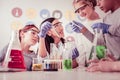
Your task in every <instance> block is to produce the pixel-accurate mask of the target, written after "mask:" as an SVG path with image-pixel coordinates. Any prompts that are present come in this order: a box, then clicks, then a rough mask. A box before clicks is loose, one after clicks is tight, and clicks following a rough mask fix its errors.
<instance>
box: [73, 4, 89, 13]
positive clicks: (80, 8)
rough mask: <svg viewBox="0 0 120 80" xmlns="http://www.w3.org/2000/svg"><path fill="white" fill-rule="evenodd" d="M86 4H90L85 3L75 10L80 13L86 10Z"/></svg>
mask: <svg viewBox="0 0 120 80" xmlns="http://www.w3.org/2000/svg"><path fill="white" fill-rule="evenodd" d="M86 6H88V4H85V5H83V6H82V7H79V8H78V9H76V10H75V13H80V11H82V10H84V9H85V8H86Z"/></svg>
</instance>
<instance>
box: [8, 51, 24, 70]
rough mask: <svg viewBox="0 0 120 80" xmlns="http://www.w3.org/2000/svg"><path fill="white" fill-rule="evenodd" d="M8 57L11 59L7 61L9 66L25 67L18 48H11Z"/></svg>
mask: <svg viewBox="0 0 120 80" xmlns="http://www.w3.org/2000/svg"><path fill="white" fill-rule="evenodd" d="M10 58H11V61H9V62H8V67H9V68H19V69H26V67H25V64H24V58H23V55H22V52H21V51H20V50H11V53H10Z"/></svg>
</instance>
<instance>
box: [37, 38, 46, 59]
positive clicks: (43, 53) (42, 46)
mask: <svg viewBox="0 0 120 80" xmlns="http://www.w3.org/2000/svg"><path fill="white" fill-rule="evenodd" d="M38 54H39V55H40V56H41V57H42V58H44V57H46V56H47V50H46V46H45V39H44V38H40V39H39V48H38Z"/></svg>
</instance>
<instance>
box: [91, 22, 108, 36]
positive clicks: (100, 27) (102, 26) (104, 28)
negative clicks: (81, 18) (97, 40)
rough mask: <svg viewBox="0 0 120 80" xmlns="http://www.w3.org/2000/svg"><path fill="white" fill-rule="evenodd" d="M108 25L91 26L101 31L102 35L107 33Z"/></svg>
mask: <svg viewBox="0 0 120 80" xmlns="http://www.w3.org/2000/svg"><path fill="white" fill-rule="evenodd" d="M109 27H110V25H108V24H105V23H95V24H93V25H92V28H93V29H96V28H97V29H102V32H103V34H105V33H108V29H109Z"/></svg>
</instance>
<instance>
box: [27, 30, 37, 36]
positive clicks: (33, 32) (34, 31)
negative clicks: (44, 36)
mask: <svg viewBox="0 0 120 80" xmlns="http://www.w3.org/2000/svg"><path fill="white" fill-rule="evenodd" d="M28 31H30V32H31V34H32V35H38V33H39V31H37V30H34V29H29V30H27V32H28Z"/></svg>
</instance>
